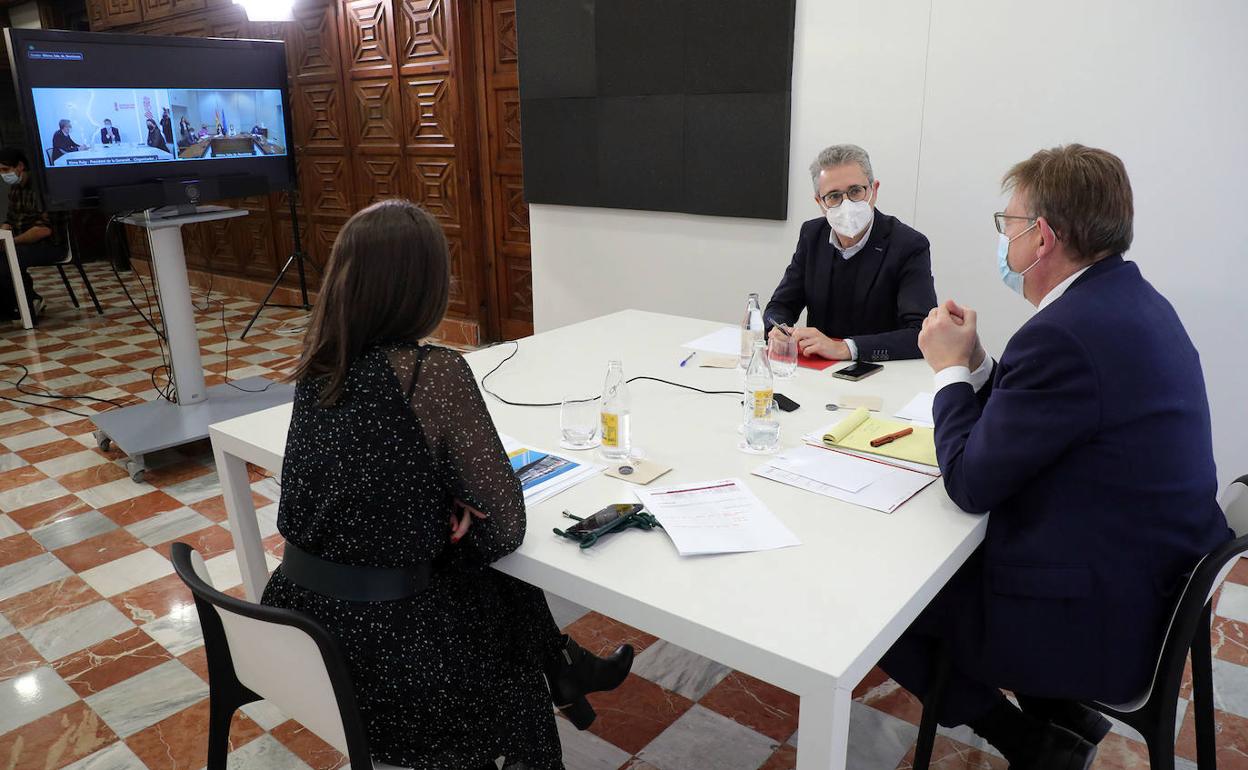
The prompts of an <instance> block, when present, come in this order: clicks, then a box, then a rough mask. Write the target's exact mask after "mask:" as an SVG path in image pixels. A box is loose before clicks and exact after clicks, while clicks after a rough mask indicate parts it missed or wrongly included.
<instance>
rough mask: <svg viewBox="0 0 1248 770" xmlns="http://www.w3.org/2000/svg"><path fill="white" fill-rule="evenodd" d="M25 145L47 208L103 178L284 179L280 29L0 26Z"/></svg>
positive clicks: (92, 191) (74, 198) (285, 117)
mask: <svg viewBox="0 0 1248 770" xmlns="http://www.w3.org/2000/svg"><path fill="white" fill-rule="evenodd" d="M6 34H7V35H8V36H9V55H10V59H11V62H12V65H13V77H14V80H15V83H16V85H17V91H18V96H19V100H20V102H21V104H22V107H23V121H24V123H25V125H26V129H27V137H28V142H27V147H28V152H27V155H28V156H30V160H31V166H32V168H31V171H32V172H35V173H36V174H37V176H38V178H39V180H40V184H41V187H42V189H43V191H44V197H45V199H46V202H47V205H48V207H49V208H51V209H74V208H89V207H91V206H93V205H96V199H97V197H98V194H99V190H100V189H101V188H105V187H114V186H123V185H136V184H144V183H150V182H162V181H168V180H173V179H204V178H210V177H214V176H237V175H240V174H245V175H252V176H257V177H264V178H266V179H267V181H268V187H269V189H271V190H277V189H288V188H289V187H291V186H293V182H294V164H293V154H292V152H291V147H290V130H291V129H290V115H289V106H288V102H287V90H286V89H287V79H286V54H285V48H284V44H283V43H281V42H280V41H260V40H218V39H211V38H182V37H172V38H166V37H152V36H146V35H144V36H138V35H115V34H109V33H90V32H57V31H50V30H18V29H11V30H6Z"/></svg>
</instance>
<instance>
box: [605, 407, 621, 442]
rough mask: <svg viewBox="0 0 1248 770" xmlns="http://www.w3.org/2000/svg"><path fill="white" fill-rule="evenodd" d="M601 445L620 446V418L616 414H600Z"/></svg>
mask: <svg viewBox="0 0 1248 770" xmlns="http://www.w3.org/2000/svg"><path fill="white" fill-rule="evenodd" d="M602 445H603V446H609V447H618V446H619V445H620V416H619V415H618V414H611V413H610V412H603V413H602Z"/></svg>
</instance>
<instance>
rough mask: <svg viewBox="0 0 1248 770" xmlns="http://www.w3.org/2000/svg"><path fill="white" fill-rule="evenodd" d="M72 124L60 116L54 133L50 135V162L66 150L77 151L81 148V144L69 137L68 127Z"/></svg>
mask: <svg viewBox="0 0 1248 770" xmlns="http://www.w3.org/2000/svg"><path fill="white" fill-rule="evenodd" d="M72 128H73V125H72V124H71V123H70V122H69V121H68V120H66V119H64V118H62V119H61V120H60V122H58V123H57V129H56V133H55V134H53V135H52V162H53V163H55V162H56V159H57V158H59V157H61V156H62V155H64V154H65V153H67V152H78V151H79V150H81V149H83V148H82V146H81V145H79V144H78V143H77V142H75V141H74V140H73V138H71V137H70V135H69V132H70V129H72Z"/></svg>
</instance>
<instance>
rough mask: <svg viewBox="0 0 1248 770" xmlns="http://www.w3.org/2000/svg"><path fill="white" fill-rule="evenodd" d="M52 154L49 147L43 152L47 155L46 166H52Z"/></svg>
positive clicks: (51, 149)
mask: <svg viewBox="0 0 1248 770" xmlns="http://www.w3.org/2000/svg"><path fill="white" fill-rule="evenodd" d="M52 152H53V148H51V147H49V148H48V149H46V150H44V153H46V154H47V156H48V165H49V166H51V165H52V160H53V159H52Z"/></svg>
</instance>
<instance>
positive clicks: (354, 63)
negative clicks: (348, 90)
mask: <svg viewBox="0 0 1248 770" xmlns="http://www.w3.org/2000/svg"><path fill="white" fill-rule="evenodd" d="M342 10H343V26H344V30H345V35H344V36H345V38H346V43H347V46H346V49H347V50H346V54H347V61H348V62H349V69H350V70H351V72H352V74H353V75H363V76H368V75H370V74H371V75H376V74H382V73H387V72H389V71H390V68H391V66H392V65H393V64H394V58H393V55H392V53H391V48H392V46H393V40H394V30H393V29H392V28H391V20H392V17H391V6H390V0H348V2H346V3H344V4H343V6H342Z"/></svg>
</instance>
